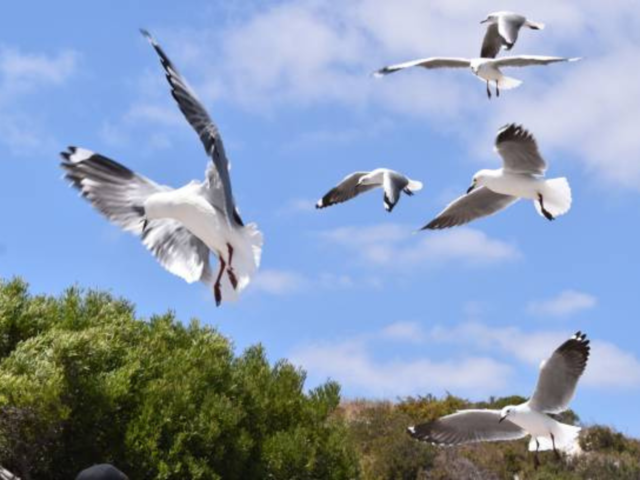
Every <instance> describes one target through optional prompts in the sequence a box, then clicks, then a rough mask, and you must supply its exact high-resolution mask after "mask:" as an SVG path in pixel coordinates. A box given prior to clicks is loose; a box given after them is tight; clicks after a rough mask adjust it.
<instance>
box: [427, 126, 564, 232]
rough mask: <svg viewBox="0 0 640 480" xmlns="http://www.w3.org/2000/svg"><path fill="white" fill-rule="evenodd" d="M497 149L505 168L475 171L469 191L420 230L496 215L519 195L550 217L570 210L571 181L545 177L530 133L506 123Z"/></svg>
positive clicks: (540, 212)
mask: <svg viewBox="0 0 640 480" xmlns="http://www.w3.org/2000/svg"><path fill="white" fill-rule="evenodd" d="M495 150H496V152H497V153H498V154H499V155H500V156H501V157H502V162H503V166H502V168H498V169H496V170H480V171H479V172H478V173H476V174H475V175H474V177H473V182H472V183H471V186H470V187H469V189H468V190H467V193H466V194H465V195H462V196H461V197H459V198H457V199H456V200H454V201H453V202H451V203H450V204H449V205H447V207H446V208H445V209H444V210H443V211H442V212H440V214H439V215H438V216H437V217H436V218H435V219H434V220H432V221H431V222H430V223H428V224H427V225H425V226H424V227H422V229H421V230H426V229H429V230H438V229H443V228H449V227H455V226H457V225H463V224H465V223H468V222H470V221H472V220H475V219H477V218H481V217H486V216H488V215H493V214H494V213H496V212H499V211H500V210H503V209H505V208H507V207H508V206H509V205H511V204H512V203H515V202H516V201H517V200H519V199H520V198H528V199H530V200H533V202H534V205H535V207H536V210H537V211H538V213H539V214H540V215H543V216H544V217H545V218H547V220H554V219H555V218H556V217H557V216H559V215H562V214H564V213H567V212H568V211H569V209H570V208H571V188H570V187H569V182H568V181H567V179H566V178H564V177H563V178H554V179H550V180H546V179H545V178H544V173H545V171H546V169H547V164H546V162H545V161H544V159H543V158H542V157H541V156H540V152H539V151H538V145H537V144H536V140H535V138H534V137H533V135H532V134H531V133H529V132H528V131H527V130H525V129H524V128H523V127H522V126H520V125H516V124H513V123H512V124H509V125H506V126H504V127H502V128H501V129H500V130H499V131H498V135H497V137H496V144H495Z"/></svg>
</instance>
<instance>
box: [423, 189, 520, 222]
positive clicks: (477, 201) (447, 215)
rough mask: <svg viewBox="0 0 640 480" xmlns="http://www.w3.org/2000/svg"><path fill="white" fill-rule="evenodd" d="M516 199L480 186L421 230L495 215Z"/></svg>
mask: <svg viewBox="0 0 640 480" xmlns="http://www.w3.org/2000/svg"><path fill="white" fill-rule="evenodd" d="M516 200H518V198H517V197H512V196H511V195H503V194H501V193H495V192H494V191H492V190H489V189H488V188H487V187H479V188H476V189H475V190H473V191H472V192H471V193H468V194H466V195H462V196H461V197H458V198H457V199H455V200H454V201H453V202H451V203H450V204H449V205H447V207H446V208H445V209H444V210H443V211H442V212H440V214H439V215H438V216H437V217H436V218H434V219H433V220H432V221H431V222H429V223H428V224H427V225H425V226H424V227H422V228H421V230H427V229H428V230H440V229H443V228H449V227H455V226H458V225H463V224H465V223H469V222H471V221H472V220H476V219H477V218H482V217H486V216H488V215H493V214H494V213H496V212H499V211H500V210H503V209H505V208H507V207H508V206H509V205H511V204H512V203H514V202H515V201H516Z"/></svg>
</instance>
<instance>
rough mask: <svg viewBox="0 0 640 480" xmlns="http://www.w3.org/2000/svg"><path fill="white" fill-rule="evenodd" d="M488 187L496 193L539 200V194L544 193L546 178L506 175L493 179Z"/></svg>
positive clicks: (515, 174)
mask: <svg viewBox="0 0 640 480" xmlns="http://www.w3.org/2000/svg"><path fill="white" fill-rule="evenodd" d="M487 187H488V188H489V189H491V190H492V191H494V192H496V193H502V194H503V195H512V196H514V197H518V198H528V199H530V200H538V194H539V193H542V192H543V191H544V178H537V177H533V176H531V175H522V174H517V173H505V174H503V175H502V176H501V177H498V178H495V179H492V180H491V181H490V183H488V184H487Z"/></svg>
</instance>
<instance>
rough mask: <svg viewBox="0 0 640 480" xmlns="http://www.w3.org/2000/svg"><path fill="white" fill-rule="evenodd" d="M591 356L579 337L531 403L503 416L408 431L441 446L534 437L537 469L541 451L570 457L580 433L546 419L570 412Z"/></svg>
mask: <svg viewBox="0 0 640 480" xmlns="http://www.w3.org/2000/svg"><path fill="white" fill-rule="evenodd" d="M589 351H590V347H589V340H587V336H586V335H585V334H583V333H581V332H577V333H576V334H575V335H574V336H573V337H571V338H570V339H569V340H567V341H565V342H564V343H563V344H562V345H560V346H559V347H558V348H557V349H556V351H555V352H553V354H552V355H551V357H549V358H548V359H547V360H545V361H543V362H542V364H541V365H540V374H539V377H538V383H537V385H536V388H535V390H534V392H533V395H532V396H531V398H530V399H529V400H527V401H526V402H524V403H521V404H520V405H508V406H506V407H504V408H503V409H502V410H489V409H473V410H460V411H458V412H456V413H453V414H451V415H446V416H444V417H441V418H439V419H437V420H435V421H432V422H427V423H423V424H420V425H415V426H412V427H409V428H408V429H407V431H408V433H409V435H411V436H412V437H413V438H415V439H417V440H422V441H426V442H431V443H434V444H437V445H461V444H464V443H475V442H495V441H504V440H517V439H520V438H524V437H526V436H527V435H531V440H530V441H529V451H535V452H536V453H535V457H534V461H535V465H536V466H538V465H539V463H540V462H539V459H538V451H540V450H543V451H544V450H553V451H554V453H555V454H556V456H559V453H558V450H562V451H565V452H570V451H571V449H572V448H573V446H574V445H575V440H576V438H577V437H578V434H579V432H580V427H575V426H573V425H567V424H564V423H560V422H558V421H556V420H554V419H553V418H552V417H550V416H548V415H547V414H557V413H561V412H563V411H565V410H566V409H567V408H568V407H569V402H570V401H571V399H572V398H573V395H574V393H575V390H576V385H577V383H578V379H579V378H580V376H581V375H582V373H583V372H584V370H585V368H586V366H587V359H588V358H589Z"/></svg>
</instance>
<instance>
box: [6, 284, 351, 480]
mask: <svg viewBox="0 0 640 480" xmlns="http://www.w3.org/2000/svg"><path fill="white" fill-rule="evenodd" d="M0 359H1V360H0V362H1V363H0V464H2V465H3V466H4V467H5V468H8V469H9V470H11V471H13V472H14V473H16V474H18V475H19V476H21V477H22V479H23V480H28V479H47V480H57V479H61V480H62V479H64V480H69V479H72V478H74V477H75V474H76V473H77V472H78V471H80V470H81V469H82V468H84V467H86V466H88V465H91V464H93V463H99V462H105V461H109V462H113V463H114V464H115V465H117V466H118V467H119V468H121V469H122V470H123V471H125V472H127V473H128V474H129V476H130V477H131V478H132V479H217V478H224V479H250V478H297V479H315V478H331V479H347V478H354V477H356V476H357V461H356V458H355V453H354V450H353V448H352V447H351V446H350V444H349V442H348V438H347V435H346V431H345V426H344V424H343V423H342V422H340V421H339V420H338V419H337V418H335V417H334V416H333V412H334V411H335V410H336V408H337V407H338V404H339V401H340V396H339V387H338V385H337V384H335V383H331V382H329V383H327V384H325V385H323V386H321V387H319V388H317V389H315V390H313V391H312V392H310V393H308V394H305V393H304V390H303V383H304V374H303V373H302V372H300V371H299V370H298V369H296V368H295V367H293V366H292V365H290V364H289V363H287V362H285V361H281V362H277V363H276V364H275V365H273V366H271V365H270V364H269V363H268V362H267V359H266V357H265V352H264V350H263V349H262V348H261V347H260V346H256V347H252V348H249V349H247V350H246V351H245V352H244V353H243V354H242V355H240V356H234V354H233V349H232V346H231V344H230V343H229V340H227V339H226V338H225V337H223V336H221V335H220V334H219V333H218V332H216V331H215V330H213V329H210V328H207V327H202V326H200V325H198V323H197V322H192V323H191V324H190V325H189V326H187V327H184V326H182V324H181V323H180V322H178V321H176V320H175V319H174V318H173V316H172V315H171V314H166V315H162V316H157V317H154V318H151V319H150V320H149V321H148V322H144V321H140V320H137V319H136V318H135V315H134V309H133V306H132V305H130V304H129V303H127V302H125V301H122V300H117V299H114V298H113V297H112V296H110V295H108V294H106V293H100V292H88V293H82V292H80V291H79V290H78V289H75V288H72V289H69V290H68V291H67V292H65V293H64V294H63V295H61V296H60V297H59V298H53V297H48V296H30V295H29V293H28V291H27V285H25V284H24V283H23V282H21V281H19V280H13V281H10V282H4V283H1V284H0Z"/></svg>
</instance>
